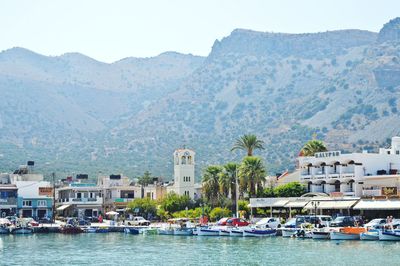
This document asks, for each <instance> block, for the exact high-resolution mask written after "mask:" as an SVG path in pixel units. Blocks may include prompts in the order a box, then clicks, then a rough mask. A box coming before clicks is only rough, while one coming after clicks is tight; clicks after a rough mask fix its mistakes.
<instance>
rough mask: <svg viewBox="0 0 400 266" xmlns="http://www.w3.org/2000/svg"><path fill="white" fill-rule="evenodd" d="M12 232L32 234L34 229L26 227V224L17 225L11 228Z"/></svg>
mask: <svg viewBox="0 0 400 266" xmlns="http://www.w3.org/2000/svg"><path fill="white" fill-rule="evenodd" d="M10 232H11V234H32V233H33V229H32V228H31V227H25V226H17V227H14V228H11V231H10Z"/></svg>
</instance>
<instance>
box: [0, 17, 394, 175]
mask: <svg viewBox="0 0 400 266" xmlns="http://www.w3.org/2000/svg"><path fill="white" fill-rule="evenodd" d="M399 57H400V19H399V18H397V19H394V20H391V21H390V22H388V23H387V24H385V25H384V27H383V28H382V30H381V31H380V32H379V33H373V32H368V31H362V30H340V31H330V32H323V33H313V34H283V33H263V32H255V31H250V30H241V29H238V30H234V31H233V32H232V33H231V35H230V36H227V37H225V38H223V39H222V40H221V41H216V42H215V43H214V45H213V48H212V51H211V53H210V55H209V56H208V57H207V58H202V57H196V56H192V55H182V54H178V53H171V52H169V53H164V54H161V55H159V56H157V57H154V58H143V59H138V58H126V59H123V60H120V61H118V62H115V63H113V64H105V63H101V62H98V61H95V60H93V59H91V58H88V57H85V56H84V55H80V54H66V55H63V56H60V57H45V56H41V55H38V54H35V53H33V52H30V51H28V50H24V49H21V48H14V49H10V50H7V51H4V52H2V53H1V54H0V97H1V99H2V100H3V101H2V108H0V132H1V133H0V154H1V156H2V157H0V158H1V160H0V168H1V170H3V171H5V170H9V169H10V168H12V167H15V165H18V164H20V163H22V162H24V161H25V160H26V159H28V158H29V159H35V160H36V161H37V163H38V166H39V168H40V169H42V170H43V171H46V172H49V171H52V169H55V171H57V172H60V173H72V172H74V173H77V172H90V173H92V174H94V173H97V172H98V171H103V172H107V173H111V172H124V173H127V174H129V175H136V174H140V173H143V172H144V171H145V170H150V171H151V172H153V173H154V174H157V175H163V176H165V177H166V178H169V177H170V176H172V164H171V160H172V159H171V157H172V155H171V154H172V152H173V150H174V149H175V148H177V147H181V146H183V145H186V146H187V147H190V148H193V149H194V150H195V151H196V152H197V167H198V170H201V169H202V168H203V167H204V166H205V165H207V164H217V163H222V162H226V161H227V160H239V159H240V157H241V156H242V154H240V152H237V153H231V152H230V151H229V150H230V147H231V145H232V143H233V142H234V140H235V138H237V137H238V136H239V135H242V134H244V133H255V134H257V135H258V136H259V137H261V138H262V139H264V140H265V141H266V143H267V145H266V146H267V149H266V150H265V151H263V152H261V153H259V155H261V156H262V157H263V158H264V159H265V161H266V162H267V164H268V167H269V170H270V173H271V174H273V173H274V172H280V171H282V170H284V169H286V168H293V167H294V165H295V160H294V159H295V157H296V155H297V153H298V151H299V149H300V147H301V145H302V144H303V143H304V142H305V141H307V140H308V139H310V138H311V136H312V134H313V133H317V134H318V137H319V138H322V139H324V140H325V141H326V142H327V144H328V146H330V148H332V149H341V150H345V151H352V150H361V149H372V150H373V149H376V148H377V147H378V146H379V145H385V144H386V142H387V138H390V137H391V136H393V135H396V134H400V132H399V130H398V126H397V125H398V124H399V122H400V116H399V111H398V110H399V107H400V106H399V104H400V103H399V101H398V100H397V99H398V98H399V93H400V63H399V60H400V58H399ZM197 173H198V174H200V171H198V172H197Z"/></svg>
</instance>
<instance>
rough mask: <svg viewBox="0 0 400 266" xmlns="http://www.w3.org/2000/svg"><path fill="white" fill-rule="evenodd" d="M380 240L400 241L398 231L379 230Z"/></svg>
mask: <svg viewBox="0 0 400 266" xmlns="http://www.w3.org/2000/svg"><path fill="white" fill-rule="evenodd" d="M379 240H380V241H400V232H383V231H380V232H379Z"/></svg>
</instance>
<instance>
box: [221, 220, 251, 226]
mask: <svg viewBox="0 0 400 266" xmlns="http://www.w3.org/2000/svg"><path fill="white" fill-rule="evenodd" d="M226 223H227V225H230V226H247V225H249V224H250V223H249V222H247V221H246V220H245V219H243V218H230V219H228V221H227V222H226Z"/></svg>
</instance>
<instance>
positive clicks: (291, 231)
mask: <svg viewBox="0 0 400 266" xmlns="http://www.w3.org/2000/svg"><path fill="white" fill-rule="evenodd" d="M299 229H300V228H282V229H281V232H282V237H293V236H295V235H296V234H297V232H298V231H299Z"/></svg>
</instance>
